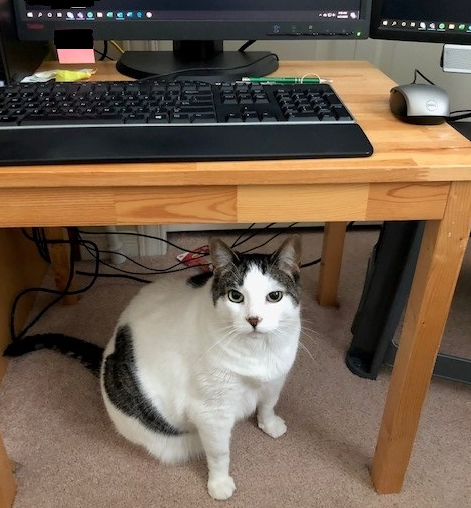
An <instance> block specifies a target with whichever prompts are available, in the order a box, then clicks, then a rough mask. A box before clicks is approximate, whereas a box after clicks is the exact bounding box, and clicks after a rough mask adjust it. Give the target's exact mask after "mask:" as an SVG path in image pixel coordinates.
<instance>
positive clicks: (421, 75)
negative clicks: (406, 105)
mask: <svg viewBox="0 0 471 508" xmlns="http://www.w3.org/2000/svg"><path fill="white" fill-rule="evenodd" d="M417 75H419V76H420V77H421V78H422V79H424V80H425V81H427V83H429V84H430V85H435V83H434V82H433V81H431V80H430V79H428V78H427V76H425V75H424V74H422V73H421V72H420V71H419V69H415V70H414V81H412V84H414V83H415V82H416V81H417Z"/></svg>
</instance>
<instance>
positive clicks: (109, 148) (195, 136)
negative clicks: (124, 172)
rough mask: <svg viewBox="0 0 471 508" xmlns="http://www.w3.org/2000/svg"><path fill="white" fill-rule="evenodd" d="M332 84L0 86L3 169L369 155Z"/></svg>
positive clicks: (367, 144) (362, 136) (361, 134)
mask: <svg viewBox="0 0 471 508" xmlns="http://www.w3.org/2000/svg"><path fill="white" fill-rule="evenodd" d="M372 152H373V148H372V146H371V144H370V142H369V141H368V139H367V137H366V136H365V134H364V132H363V131H362V129H361V128H360V127H359V125H358V124H357V123H356V122H355V120H354V118H353V117H352V115H351V114H350V112H349V111H348V110H347V108H346V107H345V105H344V104H343V103H342V101H341V100H340V98H339V97H338V96H337V94H336V93H335V92H334V90H333V89H332V87H331V86H330V85H328V84H314V85H311V84H309V85H308V84H296V85H295V84H293V85H291V84H289V85H278V84H253V83H217V84H210V83H204V82H196V81H191V82H190V81H189V82H166V81H151V80H143V81H116V82H115V81H113V82H110V81H99V82H83V83H55V82H47V83H24V84H12V85H9V86H6V87H3V88H0V164H4V165H13V164H57V163H81V162H139V161H140V162H144V161H211V160H242V159H286V158H330V157H367V156H369V155H371V154H372Z"/></svg>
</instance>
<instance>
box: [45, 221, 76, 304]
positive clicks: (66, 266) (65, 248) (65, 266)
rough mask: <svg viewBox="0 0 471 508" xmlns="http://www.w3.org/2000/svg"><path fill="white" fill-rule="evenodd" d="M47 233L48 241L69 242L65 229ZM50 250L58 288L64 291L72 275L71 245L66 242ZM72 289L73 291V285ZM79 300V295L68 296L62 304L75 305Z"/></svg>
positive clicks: (46, 231)
mask: <svg viewBox="0 0 471 508" xmlns="http://www.w3.org/2000/svg"><path fill="white" fill-rule="evenodd" d="M45 233H46V237H47V239H48V240H64V241H66V240H68V236H67V230H66V229H65V228H45ZM48 248H49V257H50V258H51V265H52V271H53V274H54V280H55V282H56V288H57V289H58V290H59V291H63V290H64V289H65V288H66V286H67V281H68V280H69V274H70V245H69V244H68V243H66V242H64V243H52V244H50V245H49V247H48ZM70 289H73V283H72V285H71V287H70ZM78 299H79V298H78V295H67V296H64V298H63V299H62V303H63V304H64V305H74V304H76V303H77V302H78Z"/></svg>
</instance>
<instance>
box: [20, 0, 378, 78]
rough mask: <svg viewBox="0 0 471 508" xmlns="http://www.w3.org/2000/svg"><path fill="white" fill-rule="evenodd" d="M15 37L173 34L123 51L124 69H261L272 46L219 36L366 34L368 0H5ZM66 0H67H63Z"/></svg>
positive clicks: (265, 70)
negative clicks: (245, 46) (235, 46)
mask: <svg viewBox="0 0 471 508" xmlns="http://www.w3.org/2000/svg"><path fill="white" fill-rule="evenodd" d="M11 1H12V2H13V5H14V8H15V12H16V25H17V32H18V36H19V38H20V39H21V40H49V41H53V40H54V36H55V32H57V31H60V30H71V29H74V30H90V29H91V30H92V31H93V38H94V40H113V39H114V40H172V41H173V51H171V52H161V51H154V52H152V51H149V52H127V53H125V54H124V55H123V56H122V57H121V59H120V60H119V61H118V63H117V69H118V70H119V71H120V72H121V73H123V74H126V75H129V76H132V77H135V78H142V77H146V76H149V75H168V74H169V73H181V72H183V73H187V74H192V75H193V74H194V75H210V74H220V75H224V76H231V77H241V76H248V75H251V76H254V75H258V76H264V75H266V74H269V73H270V72H273V71H274V70H276V69H277V67H278V59H277V57H276V55H274V54H273V53H271V52H269V51H268V52H260V51H251V50H250V51H245V50H244V51H233V52H229V51H224V50H223V42H222V41H224V40H242V41H245V40H247V41H251V40H266V41H277V40H318V39H324V40H325V39H328V40H332V39H341V40H358V39H366V38H367V37H368V31H369V21H370V10H371V0H237V1H235V2H228V1H227V0H180V1H178V2H177V1H175V0H96V1H93V0H80V1H79V2H77V4H76V5H78V6H77V7H73V6H70V7H68V5H69V4H68V3H67V1H66V0H50V1H49V2H47V0H11ZM70 1H72V0H69V2H70Z"/></svg>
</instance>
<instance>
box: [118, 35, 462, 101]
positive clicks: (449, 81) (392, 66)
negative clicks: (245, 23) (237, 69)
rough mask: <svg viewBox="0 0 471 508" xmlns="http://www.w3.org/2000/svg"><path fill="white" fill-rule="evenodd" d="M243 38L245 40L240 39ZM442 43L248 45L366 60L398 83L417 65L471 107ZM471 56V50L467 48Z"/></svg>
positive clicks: (284, 55) (291, 54) (287, 56)
mask: <svg viewBox="0 0 471 508" xmlns="http://www.w3.org/2000/svg"><path fill="white" fill-rule="evenodd" d="M242 42H244V41H242ZM242 42H241V41H231V42H227V43H226V45H225V47H226V48H227V49H237V48H239V47H240V46H241V44H242ZM147 45H149V47H151V48H152V49H157V48H160V49H163V50H169V49H171V43H170V42H169V41H159V42H158V43H156V42H152V43H146V42H144V43H142V42H131V43H128V47H129V48H132V47H134V48H135V49H144V48H145V47H147ZM442 47H443V46H442V44H431V43H424V42H394V41H378V40H372V39H368V40H362V41H353V42H352V41H278V42H272V41H257V42H256V43H255V44H254V45H253V46H251V49H254V50H270V51H273V52H275V53H277V54H278V56H279V57H280V59H281V60H367V61H369V62H371V63H373V64H374V65H376V66H377V67H378V68H379V69H381V70H382V71H383V72H384V73H385V74H387V75H388V76H390V77H391V78H392V79H394V81H396V82H397V83H399V84H405V83H410V82H411V81H412V80H413V79H414V69H416V68H417V69H419V70H420V71H421V72H422V73H423V74H425V75H426V76H427V77H428V78H429V79H431V80H432V81H433V82H434V83H435V84H437V85H440V86H442V87H443V88H445V89H446V90H447V92H448V94H449V96H450V105H451V110H456V109H471V74H454V73H447V72H443V71H442V69H441V67H440V56H441V52H442ZM470 59H471V52H470ZM313 72H315V70H313Z"/></svg>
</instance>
